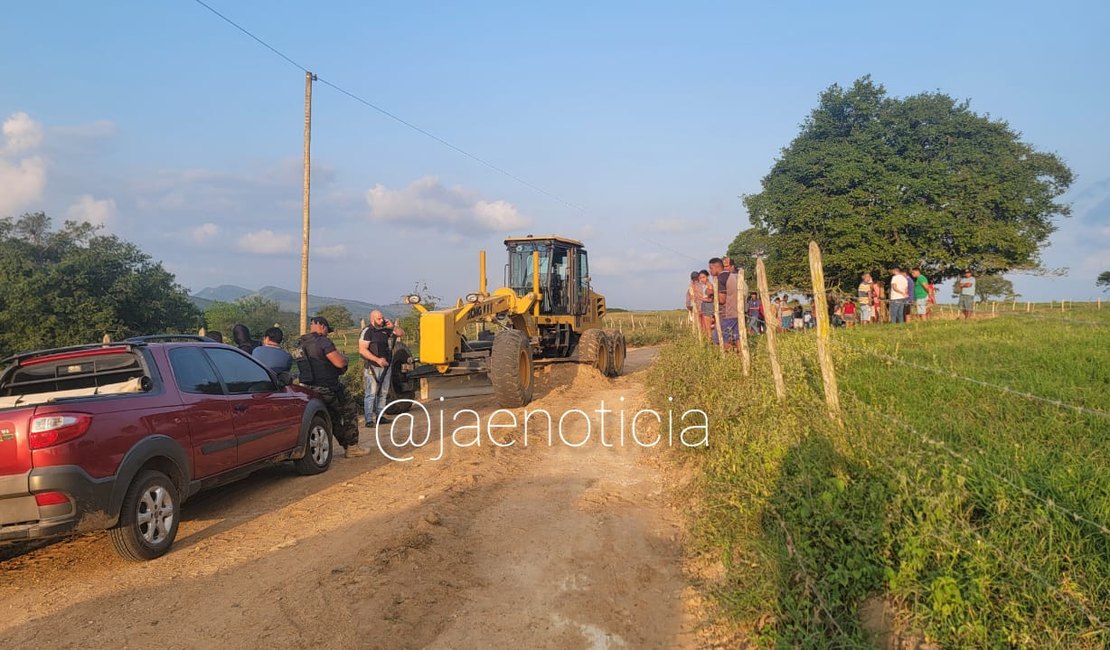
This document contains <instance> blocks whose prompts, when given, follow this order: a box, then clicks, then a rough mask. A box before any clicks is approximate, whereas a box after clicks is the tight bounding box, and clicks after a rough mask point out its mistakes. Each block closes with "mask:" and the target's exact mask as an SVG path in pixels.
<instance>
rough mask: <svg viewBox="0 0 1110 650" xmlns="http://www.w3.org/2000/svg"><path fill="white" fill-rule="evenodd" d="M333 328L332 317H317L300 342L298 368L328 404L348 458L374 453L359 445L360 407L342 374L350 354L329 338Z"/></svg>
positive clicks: (302, 376) (334, 427)
mask: <svg viewBox="0 0 1110 650" xmlns="http://www.w3.org/2000/svg"><path fill="white" fill-rule="evenodd" d="M333 331H335V330H333V329H332V327H331V325H330V324H329V323H328V319H326V318H324V317H323V316H313V317H312V320H311V321H310V326H309V333H308V334H305V335H304V336H302V337H301V338H300V340H299V341H298V349H299V352H300V354H298V355H297V369H298V370H299V371H300V380H301V383H302V384H304V385H305V386H308V387H309V388H312V389H313V390H315V391H316V392H317V393H319V395H320V399H321V400H323V402H324V404H325V405H326V406H327V407H328V413H329V414H330V415H331V424H332V432H333V433H334V434H335V439H336V440H338V441H339V444H340V445H341V446H342V447H343V449H345V450H346V454H345V455H346V457H347V458H355V457H358V456H365V455H366V454H368V453H370V452H369V451H368V450H367V449H365V448H364V447H360V446H359V444H358V410H357V408H356V407H355V402H354V400H352V399H351V395H350V393H348V392H347V389H346V388H344V387H343V383H342V382H341V381H339V377H340V376H341V375H342V374H343V373H344V372H346V371H347V355H345V354H343V353H342V352H340V351H339V350H337V349H336V347H335V343H332V341H331V339H329V338H328V334H331V333H332V332H333Z"/></svg>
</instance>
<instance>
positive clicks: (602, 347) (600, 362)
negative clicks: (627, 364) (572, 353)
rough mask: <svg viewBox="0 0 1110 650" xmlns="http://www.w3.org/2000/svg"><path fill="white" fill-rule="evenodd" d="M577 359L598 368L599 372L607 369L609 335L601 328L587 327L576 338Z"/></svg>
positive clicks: (602, 372) (605, 371) (606, 371)
mask: <svg viewBox="0 0 1110 650" xmlns="http://www.w3.org/2000/svg"><path fill="white" fill-rule="evenodd" d="M578 360H579V361H580V362H582V363H585V364H589V365H591V366H593V367H595V368H597V369H598V371H599V372H600V373H601V374H603V375H604V374H607V373H608V370H609V337H608V336H606V335H605V332H604V331H603V330H601V329H596V328H595V329H589V330H586V331H585V332H582V336H580V337H579V338H578Z"/></svg>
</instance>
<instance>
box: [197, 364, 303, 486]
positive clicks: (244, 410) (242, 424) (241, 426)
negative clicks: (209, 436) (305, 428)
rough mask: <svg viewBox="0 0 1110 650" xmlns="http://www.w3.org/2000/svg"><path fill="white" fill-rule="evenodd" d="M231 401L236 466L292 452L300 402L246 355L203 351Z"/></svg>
mask: <svg viewBox="0 0 1110 650" xmlns="http://www.w3.org/2000/svg"><path fill="white" fill-rule="evenodd" d="M204 351H205V353H206V354H207V355H208V358H209V359H211V360H212V363H213V365H215V366H216V371H217V372H218V373H219V375H220V378H221V379H223V382H224V386H225V387H226V389H227V395H228V399H229V400H230V401H231V411H232V420H234V422H235V437H236V439H237V440H238V444H239V463H240V464H242V463H249V462H251V461H253V460H258V459H260V458H265V457H267V456H273V455H274V454H278V453H280V452H283V451H287V450H289V449H292V448H293V447H295V446H296V444H297V438H298V434H299V433H300V429H301V415H302V414H303V412H304V401H303V400H301V399H300V398H299V397H298V396H297V395H295V394H294V393H292V392H290V391H287V390H283V389H280V388H279V387H278V386H277V384H275V383H274V380H273V378H272V377H271V376H270V373H269V372H267V371H266V369H265V368H263V367H262V365H261V364H260V363H258V362H257V361H255V360H254V359H252V358H251V357H248V356H247V355H245V354H243V353H241V352H239V351H237V350H233V349H231V348H227V347H219V348H217V347H207V348H205V349H204Z"/></svg>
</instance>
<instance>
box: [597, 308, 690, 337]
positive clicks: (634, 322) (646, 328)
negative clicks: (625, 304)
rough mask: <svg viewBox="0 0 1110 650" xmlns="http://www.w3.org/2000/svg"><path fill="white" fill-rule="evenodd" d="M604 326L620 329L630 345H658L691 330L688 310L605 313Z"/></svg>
mask: <svg viewBox="0 0 1110 650" xmlns="http://www.w3.org/2000/svg"><path fill="white" fill-rule="evenodd" d="M603 320H604V326H605V327H608V328H612V329H619V330H620V331H621V332H622V333H623V334H624V339H625V341H626V342H627V343H628V345H630V346H643V345H658V344H659V343H666V342H669V341H673V340H675V339H676V338H678V337H680V336H682V335H684V334H686V333H687V332H689V331H690V326H689V324H688V323H687V321H686V310H684V309H671V310H667V311H620V312H612V311H610V312H608V313H607V314H605V318H604V319H603Z"/></svg>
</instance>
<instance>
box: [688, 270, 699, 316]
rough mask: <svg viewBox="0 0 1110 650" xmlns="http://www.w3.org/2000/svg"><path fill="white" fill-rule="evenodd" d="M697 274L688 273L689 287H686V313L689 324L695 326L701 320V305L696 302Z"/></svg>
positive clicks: (695, 272)
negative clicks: (687, 313)
mask: <svg viewBox="0 0 1110 650" xmlns="http://www.w3.org/2000/svg"><path fill="white" fill-rule="evenodd" d="M698 290H699V289H698V272H697V271H690V286H688V287H686V311H687V312H689V319H690V322H691V323H694V324H697V323H699V322H700V320H699V319H700V318H701V314H700V311H701V303H700V302H699V301H698Z"/></svg>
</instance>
